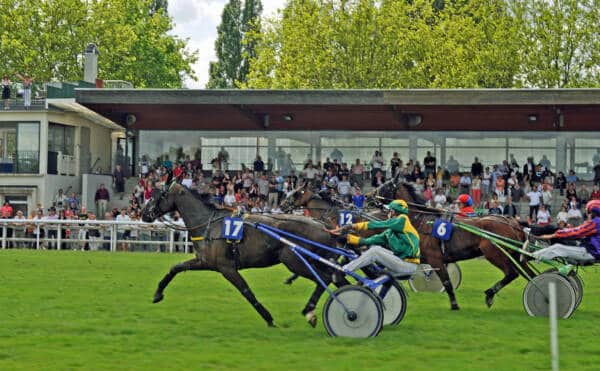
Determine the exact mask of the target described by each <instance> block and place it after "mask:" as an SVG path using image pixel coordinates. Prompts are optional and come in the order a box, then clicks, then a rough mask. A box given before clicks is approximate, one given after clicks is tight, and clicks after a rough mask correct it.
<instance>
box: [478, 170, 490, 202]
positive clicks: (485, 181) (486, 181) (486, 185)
mask: <svg viewBox="0 0 600 371" xmlns="http://www.w3.org/2000/svg"><path fill="white" fill-rule="evenodd" d="M491 184H492V173H490V168H489V166H486V167H485V172H484V173H483V178H482V179H481V190H482V192H483V196H484V197H485V199H486V200H487V198H488V197H489V194H490V189H491V187H490V186H491Z"/></svg>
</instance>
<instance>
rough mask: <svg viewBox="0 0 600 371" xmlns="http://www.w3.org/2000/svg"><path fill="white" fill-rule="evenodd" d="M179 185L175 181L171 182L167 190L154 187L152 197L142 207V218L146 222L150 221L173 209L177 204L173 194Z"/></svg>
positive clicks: (178, 190)
mask: <svg viewBox="0 0 600 371" xmlns="http://www.w3.org/2000/svg"><path fill="white" fill-rule="evenodd" d="M180 188H181V186H180V185H179V184H177V183H172V184H171V186H169V188H168V189H167V190H162V189H158V188H155V189H154V190H153V191H152V197H150V200H148V203H147V204H146V206H144V208H143V209H142V220H143V221H144V222H146V223H151V222H153V221H154V220H156V219H157V218H159V217H161V216H163V215H165V214H167V213H169V212H171V211H175V210H176V208H177V205H176V203H175V196H176V193H177V192H180V191H181V189H180Z"/></svg>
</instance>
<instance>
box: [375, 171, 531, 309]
mask: <svg viewBox="0 0 600 371" xmlns="http://www.w3.org/2000/svg"><path fill="white" fill-rule="evenodd" d="M376 194H377V196H379V197H380V198H382V199H384V200H386V201H388V200H392V199H403V200H405V201H407V202H408V203H409V218H410V220H411V222H412V223H413V225H414V226H415V228H416V229H417V230H418V231H419V234H420V236H421V241H420V245H419V247H420V249H421V262H422V263H427V264H429V265H431V266H432V267H433V268H435V269H436V272H437V274H438V276H439V277H440V280H441V281H442V283H443V285H444V288H445V289H446V293H447V294H448V298H449V299H450V305H451V309H452V310H458V309H459V306H458V303H457V301H456V296H455V294H454V289H453V288H452V284H451V283H450V279H449V277H448V272H447V270H446V266H445V264H448V263H453V262H457V261H461V260H468V259H473V258H476V257H479V256H484V257H485V258H486V259H487V260H488V261H489V262H490V263H492V264H493V265H494V266H496V267H497V268H498V269H500V270H501V271H502V272H503V273H504V277H503V278H502V279H501V280H500V281H498V282H497V283H495V284H494V285H493V286H492V287H490V288H489V289H487V290H485V303H486V305H487V306H488V308H489V307H491V306H492V305H493V303H494V296H495V295H496V294H497V293H498V291H500V290H501V289H502V288H503V287H504V286H506V285H508V284H509V283H511V282H512V281H513V280H515V279H516V278H517V277H518V276H519V274H520V271H519V270H518V269H517V268H516V267H515V266H514V264H513V263H512V261H511V259H509V257H507V256H506V255H505V253H504V252H503V251H501V250H500V248H498V247H496V246H494V245H493V244H492V243H491V242H490V241H489V240H488V239H485V238H482V237H479V236H476V235H474V234H472V233H469V232H467V231H464V230H462V229H460V228H455V229H454V231H453V234H452V237H451V239H450V240H448V241H445V242H444V244H443V245H442V243H441V241H440V240H439V239H437V238H435V237H433V236H432V234H431V231H432V225H431V222H433V221H434V220H435V219H436V218H440V217H442V216H443V212H442V211H441V210H438V209H433V208H430V207H427V206H425V201H424V199H423V198H422V197H421V196H420V195H418V194H417V193H416V191H415V188H414V187H413V186H412V184H410V183H406V182H404V181H397V180H395V179H393V180H390V181H388V182H386V183H384V184H383V185H381V186H380V187H379V188H377V189H376ZM461 222H463V223H465V224H470V225H473V226H475V227H477V228H480V229H483V230H487V231H490V232H493V233H496V234H498V235H501V236H504V237H508V238H512V239H514V240H517V241H525V240H526V238H527V237H526V235H525V232H524V231H523V229H522V228H521V226H520V225H519V223H518V221H517V220H516V219H514V218H508V217H503V216H501V215H490V216H485V217H479V218H465V219H461ZM508 253H509V254H510V255H511V256H512V257H513V259H514V260H515V261H517V262H518V264H519V265H520V266H521V268H522V269H523V270H524V271H525V272H526V273H527V274H528V275H529V276H530V277H534V276H535V275H536V274H535V273H534V272H533V271H532V270H531V268H530V267H529V266H528V265H527V262H525V261H521V259H520V256H519V254H518V253H517V252H512V251H511V252H508Z"/></svg>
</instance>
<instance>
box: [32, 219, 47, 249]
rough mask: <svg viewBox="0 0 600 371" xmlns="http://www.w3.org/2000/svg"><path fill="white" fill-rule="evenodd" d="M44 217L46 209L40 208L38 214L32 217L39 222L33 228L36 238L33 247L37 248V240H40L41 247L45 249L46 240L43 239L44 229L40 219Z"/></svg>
mask: <svg viewBox="0 0 600 371" xmlns="http://www.w3.org/2000/svg"><path fill="white" fill-rule="evenodd" d="M43 219H44V210H43V209H38V211H37V214H36V215H35V216H34V217H33V218H32V220H35V221H37V222H38V223H35V224H34V229H33V237H34V238H35V241H34V242H33V244H32V246H33V248H34V249H35V248H37V241H38V240H39V241H40V244H39V246H40V248H41V249H45V247H44V241H42V238H44V229H43V228H40V223H39V222H40V221H41V220H43Z"/></svg>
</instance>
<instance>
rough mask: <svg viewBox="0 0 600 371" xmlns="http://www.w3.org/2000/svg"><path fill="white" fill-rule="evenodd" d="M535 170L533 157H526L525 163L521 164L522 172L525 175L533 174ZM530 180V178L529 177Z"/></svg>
mask: <svg viewBox="0 0 600 371" xmlns="http://www.w3.org/2000/svg"><path fill="white" fill-rule="evenodd" d="M534 171H535V165H534V163H533V157H527V162H526V163H525V165H523V174H525V175H529V174H531V175H533V172H534ZM529 180H530V181H531V180H532V179H529Z"/></svg>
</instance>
